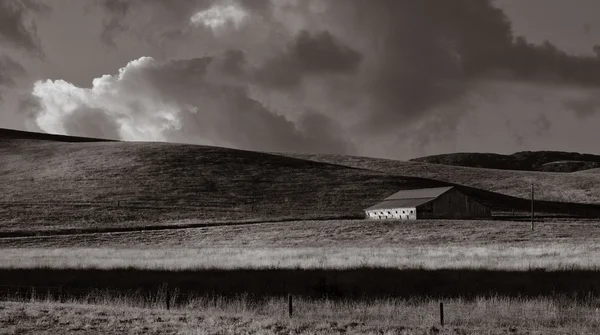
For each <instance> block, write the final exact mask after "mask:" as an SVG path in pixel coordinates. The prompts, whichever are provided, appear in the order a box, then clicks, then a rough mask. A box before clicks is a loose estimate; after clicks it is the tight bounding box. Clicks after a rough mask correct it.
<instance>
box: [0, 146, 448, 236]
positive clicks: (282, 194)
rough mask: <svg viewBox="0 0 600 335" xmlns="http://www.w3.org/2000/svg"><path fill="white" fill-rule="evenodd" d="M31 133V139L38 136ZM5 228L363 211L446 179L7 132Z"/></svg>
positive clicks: (0, 176) (220, 151) (2, 168)
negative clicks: (41, 138) (395, 194)
mask: <svg viewBox="0 0 600 335" xmlns="http://www.w3.org/2000/svg"><path fill="white" fill-rule="evenodd" d="M30 137H31V136H28V137H27V138H30ZM0 157H2V159H1V160H0V183H1V184H2V185H3V187H2V192H1V193H0V204H1V207H0V222H1V225H0V229H2V230H14V229H28V228H31V229H41V228H58V227H60V228H64V227H68V226H69V225H72V226H76V227H98V226H104V225H113V226H114V225H119V226H123V225H127V226H130V225H137V224H140V225H145V224H152V223H164V222H181V221H182V220H249V219H273V218H288V217H294V218H313V217H314V218H320V217H322V216H328V217H330V216H333V217H343V216H348V215H354V216H360V215H362V209H363V208H366V207H368V206H370V205H372V204H373V203H375V202H378V201H380V200H381V199H383V198H384V197H386V196H388V195H389V194H391V193H393V192H395V191H397V190H398V189H403V188H417V187H435V186H441V185H444V183H442V182H438V181H432V180H425V179H420V178H411V177H408V178H406V177H398V176H388V175H386V174H383V173H379V172H374V171H368V170H360V169H353V168H348V167H345V166H336V165H331V164H326V163H318V162H312V161H303V160H299V159H293V158H287V157H281V156H275V155H270V154H265V153H258V152H249V151H241V150H232V149H224V148H217V147H207V146H194V145H179V144H168V143H126V142H85V143H84V142H81V143H75V142H74V143H65V142H58V141H32V140H21V139H15V138H14V137H9V138H4V139H2V140H0Z"/></svg>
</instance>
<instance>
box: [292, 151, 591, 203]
mask: <svg viewBox="0 0 600 335" xmlns="http://www.w3.org/2000/svg"><path fill="white" fill-rule="evenodd" d="M282 155H285V156H287V157H294V158H298V159H305V160H312V161H316V162H324V163H330V164H336V165H343V166H348V167H353V168H359V169H366V170H371V171H376V172H382V173H386V174H390V175H397V176H418V177H421V178H428V179H434V180H439V181H444V182H448V183H455V184H459V185H464V186H469V187H473V188H477V189H482V190H487V191H491V192H495V193H500V194H504V195H509V196H513V197H520V198H528V197H529V194H530V184H531V183H532V182H533V183H534V185H535V194H536V199H539V200H546V201H557V202H577V203H586V204H600V174H594V173H552V172H537V171H513V170H498V169H484V168H472V167H461V166H450V165H442V164H431V163H421V162H414V161H396V160H390V159H377V158H368V157H357V156H345V155H315V154H282Z"/></svg>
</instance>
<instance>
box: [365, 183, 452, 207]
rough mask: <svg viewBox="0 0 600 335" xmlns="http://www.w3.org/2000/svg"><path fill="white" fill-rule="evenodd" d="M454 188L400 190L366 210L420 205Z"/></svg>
mask: <svg viewBox="0 0 600 335" xmlns="http://www.w3.org/2000/svg"><path fill="white" fill-rule="evenodd" d="M452 188H453V186H446V187H435V188H419V189H414V190H402V191H398V192H396V193H394V194H392V195H390V196H389V197H387V198H385V199H384V200H383V201H382V202H380V203H378V204H376V205H373V206H371V207H369V208H367V209H365V210H366V211H368V210H375V209H392V208H410V207H418V206H421V205H424V204H426V203H428V202H430V201H432V200H435V199H436V198H437V197H439V196H440V195H442V194H444V193H446V192H448V191H450V190H451V189H452Z"/></svg>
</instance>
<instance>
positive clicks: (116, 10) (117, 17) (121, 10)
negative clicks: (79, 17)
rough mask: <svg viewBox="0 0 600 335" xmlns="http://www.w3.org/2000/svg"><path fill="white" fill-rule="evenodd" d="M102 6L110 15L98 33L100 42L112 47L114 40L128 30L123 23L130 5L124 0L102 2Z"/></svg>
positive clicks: (105, 0)
mask: <svg viewBox="0 0 600 335" xmlns="http://www.w3.org/2000/svg"><path fill="white" fill-rule="evenodd" d="M102 5H103V6H104V8H105V10H106V11H107V12H109V13H110V16H109V18H108V19H107V20H105V21H104V23H103V25H104V27H103V29H102V32H101V33H100V40H102V42H103V43H105V44H107V45H109V46H112V47H114V46H115V38H116V37H117V36H118V35H120V34H122V33H124V32H125V31H127V30H128V27H127V26H126V23H125V22H124V21H125V18H126V17H127V14H128V13H129V10H130V6H131V3H130V2H129V1H124V0H104V1H103V2H102Z"/></svg>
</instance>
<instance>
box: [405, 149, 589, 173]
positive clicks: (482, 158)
mask: <svg viewBox="0 0 600 335" xmlns="http://www.w3.org/2000/svg"><path fill="white" fill-rule="evenodd" d="M410 161H413V162H421V163H432V164H443V165H452V166H465V167H476V168H485V169H498V170H520V171H544V172H575V171H581V170H588V169H594V168H600V155H591V154H580V153H576V152H562V151H523V152H517V153H514V154H512V155H501V154H490V153H454V154H444V155H435V156H427V157H421V158H415V159H411V160H410Z"/></svg>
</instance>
